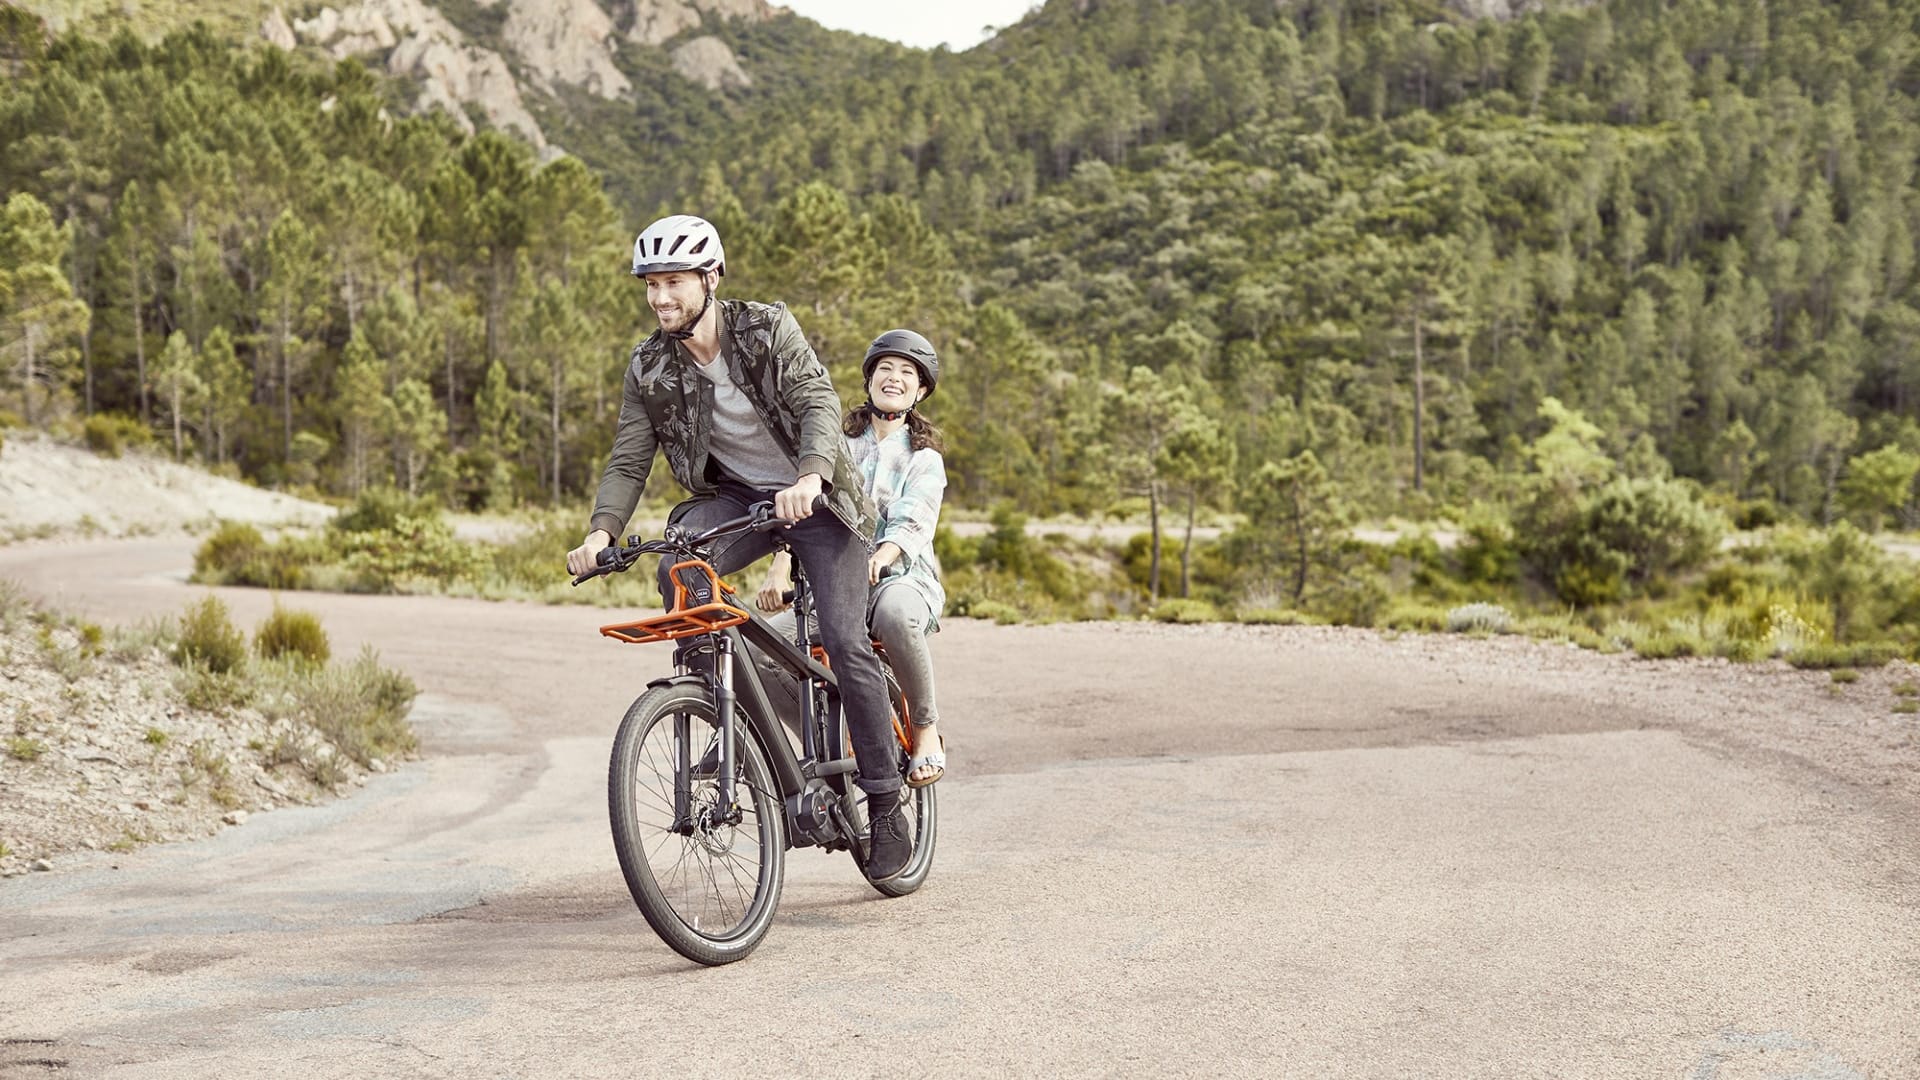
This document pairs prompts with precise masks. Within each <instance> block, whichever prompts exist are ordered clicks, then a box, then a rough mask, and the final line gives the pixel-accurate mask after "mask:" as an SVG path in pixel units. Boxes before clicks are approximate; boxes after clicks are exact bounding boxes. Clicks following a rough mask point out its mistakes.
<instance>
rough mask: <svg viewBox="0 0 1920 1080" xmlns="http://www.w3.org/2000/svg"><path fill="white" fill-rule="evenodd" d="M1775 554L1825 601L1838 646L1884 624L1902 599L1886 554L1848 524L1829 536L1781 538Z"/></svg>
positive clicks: (1893, 569) (1803, 584) (1807, 586)
mask: <svg viewBox="0 0 1920 1080" xmlns="http://www.w3.org/2000/svg"><path fill="white" fill-rule="evenodd" d="M1773 550H1774V552H1776V553H1777V554H1778V556H1779V558H1780V559H1781V561H1782V562H1784V563H1785V564H1786V565H1787V566H1789V567H1791V568H1792V569H1793V571H1794V572H1795V574H1796V576H1797V578H1798V580H1799V582H1800V584H1801V585H1802V586H1803V587H1804V588H1806V589H1807V591H1808V592H1810V593H1812V594H1813V595H1814V596H1815V597H1816V598H1818V599H1819V600H1821V601H1823V602H1825V604H1826V605H1827V610H1828V612H1829V613H1830V614H1831V616H1832V621H1831V625H1832V627H1833V638H1834V640H1835V641H1846V640H1848V639H1849V638H1850V637H1852V636H1853V632H1854V630H1855V629H1856V628H1858V627H1862V626H1870V627H1879V626H1882V625H1884V622H1883V615H1884V614H1885V609H1886V608H1887V607H1888V606H1889V604H1890V603H1892V602H1893V601H1894V600H1895V598H1896V597H1897V590H1896V589H1895V588H1894V586H1895V584H1896V577H1897V574H1898V571H1897V570H1896V568H1895V566H1894V564H1893V562H1892V560H1891V559H1890V558H1889V557H1888V556H1887V553H1886V552H1885V551H1883V550H1882V549H1881V548H1880V546H1879V545H1878V544H1876V543H1874V542H1873V539H1872V538H1871V537H1869V536H1867V535H1866V534H1864V533H1862V532H1861V531H1860V530H1859V529H1856V528H1854V526H1853V525H1852V524H1851V523H1849V522H1845V521H1843V522H1841V523H1840V524H1838V525H1835V526H1834V527H1833V528H1831V529H1828V530H1827V531H1826V534H1825V535H1824V536H1822V535H1818V534H1804V533H1793V534H1788V535H1784V536H1780V537H1778V538H1777V539H1776V540H1775V542H1774V544H1773Z"/></svg>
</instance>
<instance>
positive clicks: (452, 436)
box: [441, 330, 460, 450]
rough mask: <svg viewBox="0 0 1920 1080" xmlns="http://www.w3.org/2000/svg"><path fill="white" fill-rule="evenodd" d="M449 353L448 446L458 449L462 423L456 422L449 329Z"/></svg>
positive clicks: (449, 334) (447, 348) (447, 336)
mask: <svg viewBox="0 0 1920 1080" xmlns="http://www.w3.org/2000/svg"><path fill="white" fill-rule="evenodd" d="M441 340H442V341H444V342H445V343H446V354H447V448H448V449H449V450H457V449H459V447H460V443H459V436H458V432H459V430H460V425H459V424H457V423H455V422H454V418H453V402H454V379H453V333H452V331H451V330H449V331H448V332H447V334H446V336H445V337H444V338H442V339H441Z"/></svg>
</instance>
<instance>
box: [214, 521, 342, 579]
mask: <svg viewBox="0 0 1920 1080" xmlns="http://www.w3.org/2000/svg"><path fill="white" fill-rule="evenodd" d="M318 546H320V545H317V544H311V543H309V544H302V543H300V542H299V541H297V540H294V539H287V540H282V541H281V542H280V543H277V544H269V543H267V541H266V538H265V537H263V536H261V535H260V530H258V529H256V528H254V527H253V526H251V525H248V524H245V523H244V522H238V521H223V522H221V523H220V527H219V528H218V529H215V530H214V532H213V534H212V535H211V536H209V537H207V538H206V539H205V540H203V541H201V542H200V547H199V549H198V550H197V551H195V552H194V555H193V580H195V581H197V582H200V583H202V584H205V585H249V586H252V587H254V588H260V589H298V588H303V587H305V585H306V584H307V568H306V564H307V563H308V562H309V561H311V560H312V558H313V557H314V553H313V551H312V550H311V549H313V548H316V547H318Z"/></svg>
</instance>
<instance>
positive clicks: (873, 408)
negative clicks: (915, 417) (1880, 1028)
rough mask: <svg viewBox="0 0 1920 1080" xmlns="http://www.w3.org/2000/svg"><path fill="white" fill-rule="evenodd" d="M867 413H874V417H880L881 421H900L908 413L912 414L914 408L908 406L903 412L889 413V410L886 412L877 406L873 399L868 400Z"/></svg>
mask: <svg viewBox="0 0 1920 1080" xmlns="http://www.w3.org/2000/svg"><path fill="white" fill-rule="evenodd" d="M915 404H918V403H917V402H916V403H915ZM867 411H868V412H870V413H872V414H873V415H875V416H877V417H879V418H880V419H882V420H898V419H900V418H901V417H903V416H905V415H907V414H908V413H910V412H912V411H913V406H912V405H909V406H907V407H906V408H904V409H901V410H900V411H899V412H888V411H887V410H885V409H883V408H881V407H880V406H878V405H875V404H874V403H873V399H872V398H868V399H867Z"/></svg>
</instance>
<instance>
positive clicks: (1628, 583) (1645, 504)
mask: <svg viewBox="0 0 1920 1080" xmlns="http://www.w3.org/2000/svg"><path fill="white" fill-rule="evenodd" d="M1515 529H1516V533H1517V535H1518V536H1519V537H1520V538H1521V545H1522V554H1523V556H1524V557H1525V559H1526V561H1527V564H1528V565H1529V566H1530V567H1532V568H1533V570H1534V572H1535V573H1536V574H1538V575H1539V577H1540V579H1541V580H1542V581H1544V582H1548V583H1550V584H1551V585H1552V586H1553V588H1554V591H1555V592H1556V593H1557V594H1558V595H1559V597H1560V599H1562V600H1564V601H1566V602H1567V603H1570V604H1577V605H1581V606H1591V605H1594V604H1600V603H1605V602H1607V601H1610V600H1614V599H1618V598H1619V597H1621V596H1623V595H1625V594H1626V593H1627V591H1628V590H1629V589H1631V588H1634V587H1644V586H1646V585H1647V584H1649V583H1651V582H1656V581H1660V580H1663V579H1666V578H1670V577H1672V576H1673V575H1675V574H1677V573H1680V572H1682V571H1685V570H1688V569H1692V568H1694V567H1697V566H1699V565H1701V564H1702V563H1704V562H1705V561H1706V560H1707V558H1708V557H1709V556H1710V555H1711V554H1712V553H1713V551H1714V549H1715V548H1716V547H1717V546H1718V544H1719V542H1720V537H1721V536H1722V535H1723V534H1724V532H1725V521H1724V519H1722V518H1721V517H1720V515H1719V514H1718V513H1716V512H1714V511H1713V510H1712V509H1711V508H1710V507H1708V506H1707V505H1706V504H1705V503H1703V502H1702V501H1701V499H1700V496H1699V494H1698V493H1697V491H1696V490H1695V488H1694V487H1693V486H1691V485H1689V484H1687V483H1685V482H1682V481H1677V480H1662V479H1653V478H1646V477H1640V478H1633V479H1628V478H1625V477H1621V478H1616V479H1614V480H1612V481H1610V482H1608V483H1606V484H1604V485H1602V486H1600V487H1598V488H1595V489H1591V490H1586V489H1582V488H1581V487H1580V486H1579V485H1578V483H1577V482H1575V481H1574V480H1572V479H1570V478H1568V477H1566V476H1561V477H1558V478H1555V479H1551V480H1549V479H1544V478H1543V479H1542V480H1540V481H1539V482H1537V483H1536V485H1535V490H1534V494H1533V497H1532V499H1531V500H1530V501H1529V502H1528V503H1527V504H1526V505H1525V506H1524V507H1523V508H1522V510H1521V513H1520V515H1519V516H1518V518H1517V519H1516V521H1515Z"/></svg>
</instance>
